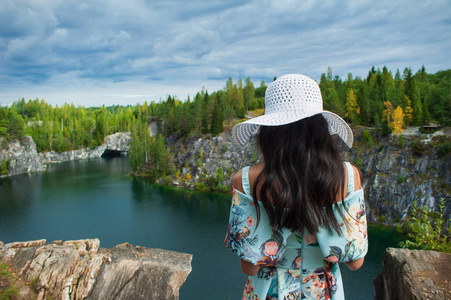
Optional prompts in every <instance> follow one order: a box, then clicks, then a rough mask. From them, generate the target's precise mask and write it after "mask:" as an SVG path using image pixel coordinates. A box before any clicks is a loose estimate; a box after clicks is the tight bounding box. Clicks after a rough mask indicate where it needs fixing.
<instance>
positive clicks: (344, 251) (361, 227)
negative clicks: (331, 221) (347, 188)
mask: <svg viewBox="0 0 451 300" xmlns="http://www.w3.org/2000/svg"><path fill="white" fill-rule="evenodd" d="M333 210H334V214H335V217H336V219H337V221H338V224H339V227H340V230H341V235H339V234H337V232H336V231H335V230H334V229H332V233H330V232H329V231H328V230H327V229H325V228H322V227H321V228H319V231H318V233H317V234H316V237H317V239H318V243H319V246H320V248H321V252H322V254H323V256H324V258H325V260H326V261H329V262H333V263H337V262H348V261H352V260H356V259H359V258H362V257H364V256H365V254H366V253H367V251H368V235H367V222H366V212H365V201H364V199H363V190H362V189H360V190H358V191H355V192H352V193H351V194H349V195H348V197H346V198H345V199H344V200H343V201H341V202H339V203H338V204H337V206H336V207H335V206H334V208H333ZM339 211H341V212H342V213H343V216H344V218H343V217H342V216H341V214H340V213H339Z"/></svg>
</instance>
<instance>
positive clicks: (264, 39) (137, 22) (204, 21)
mask: <svg viewBox="0 0 451 300" xmlns="http://www.w3.org/2000/svg"><path fill="white" fill-rule="evenodd" d="M422 65H424V66H425V68H426V71H427V72H428V73H435V72H437V71H440V70H446V69H450V68H451V0H434V1H433V0H421V1H418V0H378V1H376V0H371V1H364V0H354V1H343V0H341V1H340V0H324V1H323V0H321V1H320V0H318V1H313V0H302V1H301V0H277V1H276V0H255V1H254V0H252V1H246V0H230V1H228V0H219V1H216V0H189V1H188V0H147V1H146V0H125V1H124V0H89V1H83V0H80V1H75V0H73V1H72V0H1V1H0V105H1V106H6V105H8V106H9V105H11V104H12V103H13V102H14V101H17V100H19V99H22V98H25V100H29V99H36V98H38V99H44V100H45V101H46V102H47V103H50V104H53V105H62V104H64V103H73V104H75V105H81V106H85V107H89V106H99V105H105V106H110V105H129V104H130V105H135V104H137V103H144V101H148V102H150V101H160V100H161V99H163V100H165V99H166V98H167V96H168V95H171V96H176V97H178V98H179V99H180V100H182V101H184V100H186V99H187V97H188V96H189V97H191V99H192V98H193V97H194V96H195V95H196V93H197V92H200V91H201V90H202V89H203V88H204V89H206V90H207V91H208V92H213V91H217V90H220V89H223V88H224V86H225V84H226V81H227V79H228V78H229V77H231V78H232V79H233V82H236V81H237V80H238V79H240V78H241V79H242V80H243V81H244V80H245V79H246V78H247V77H250V79H251V81H252V82H253V83H254V85H255V86H256V87H258V86H260V82H261V81H262V80H264V81H265V82H266V83H269V82H271V81H272V80H273V78H274V76H276V77H279V76H281V75H284V74H288V73H301V74H304V75H307V76H310V77H311V78H313V79H315V80H317V81H318V82H319V79H320V76H321V74H322V73H326V72H327V68H328V67H330V68H331V69H332V72H333V75H334V76H335V75H338V76H340V77H341V78H342V79H343V80H345V79H346V78H347V74H348V73H352V75H353V76H354V77H355V76H360V77H362V78H364V77H366V76H367V74H368V71H369V70H370V69H371V67H372V66H375V67H376V68H380V69H382V67H383V66H386V67H387V68H388V69H389V70H390V71H392V72H393V73H395V72H396V70H397V69H399V70H400V71H401V73H402V71H403V70H404V68H406V67H410V68H411V69H412V71H413V72H414V73H415V72H416V71H417V70H419V69H420V68H421V66H422Z"/></svg>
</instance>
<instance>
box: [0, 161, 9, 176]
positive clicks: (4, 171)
mask: <svg viewBox="0 0 451 300" xmlns="http://www.w3.org/2000/svg"><path fill="white" fill-rule="evenodd" d="M10 168H11V158H9V157H8V158H3V159H2V162H1V164H0V175H8V174H9V169H10Z"/></svg>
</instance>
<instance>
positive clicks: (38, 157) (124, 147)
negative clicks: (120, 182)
mask: <svg viewBox="0 0 451 300" xmlns="http://www.w3.org/2000/svg"><path fill="white" fill-rule="evenodd" d="M130 139H131V134H130V132H118V133H115V134H112V135H109V136H106V137H105V139H104V142H103V144H102V145H101V146H98V147H96V148H94V149H88V148H85V149H79V150H71V151H66V152H62V153H59V152H55V151H51V152H43V153H38V152H37V151H36V144H35V142H34V141H33V139H32V138H31V137H30V136H25V137H24V138H23V139H22V141H21V142H19V141H13V142H11V143H8V144H7V147H6V148H3V149H0V162H1V161H2V160H3V159H5V160H9V164H10V167H9V172H8V175H7V176H13V175H18V174H23V173H30V172H39V171H44V170H45V166H46V165H47V164H49V163H58V162H63V161H70V160H79V159H87V158H98V157H101V156H102V155H103V154H104V153H106V152H108V151H110V152H118V153H121V154H122V155H127V151H128V149H129V147H130V146H129V145H130ZM0 142H1V140H0Z"/></svg>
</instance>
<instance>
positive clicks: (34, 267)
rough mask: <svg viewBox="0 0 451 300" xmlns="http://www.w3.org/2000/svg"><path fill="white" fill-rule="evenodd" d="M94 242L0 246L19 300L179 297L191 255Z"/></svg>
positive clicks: (189, 265) (26, 243) (1, 258)
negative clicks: (102, 245) (20, 298)
mask: <svg viewBox="0 0 451 300" xmlns="http://www.w3.org/2000/svg"><path fill="white" fill-rule="evenodd" d="M99 246H100V242H99V240H98V239H87V240H74V241H66V242H61V241H56V242H53V243H51V244H45V240H38V241H29V242H15V243H10V244H6V245H3V244H2V243H1V242H0V262H2V263H6V264H8V265H10V266H11V267H12V269H13V270H14V273H15V274H16V276H17V277H18V280H19V281H18V283H17V285H18V286H19V294H20V296H21V297H23V299H28V298H32V299H37V300H41V299H70V300H74V299H92V300H94V299H146V300H147V299H178V298H179V289H180V287H181V286H182V284H183V283H184V282H185V280H186V278H187V276H188V274H189V273H190V272H191V260H192V255H190V254H182V253H177V252H172V251H165V250H160V249H150V248H143V247H139V246H138V247H133V246H131V245H129V244H128V243H125V244H121V245H118V246H116V247H114V248H112V249H102V248H100V247H99Z"/></svg>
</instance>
